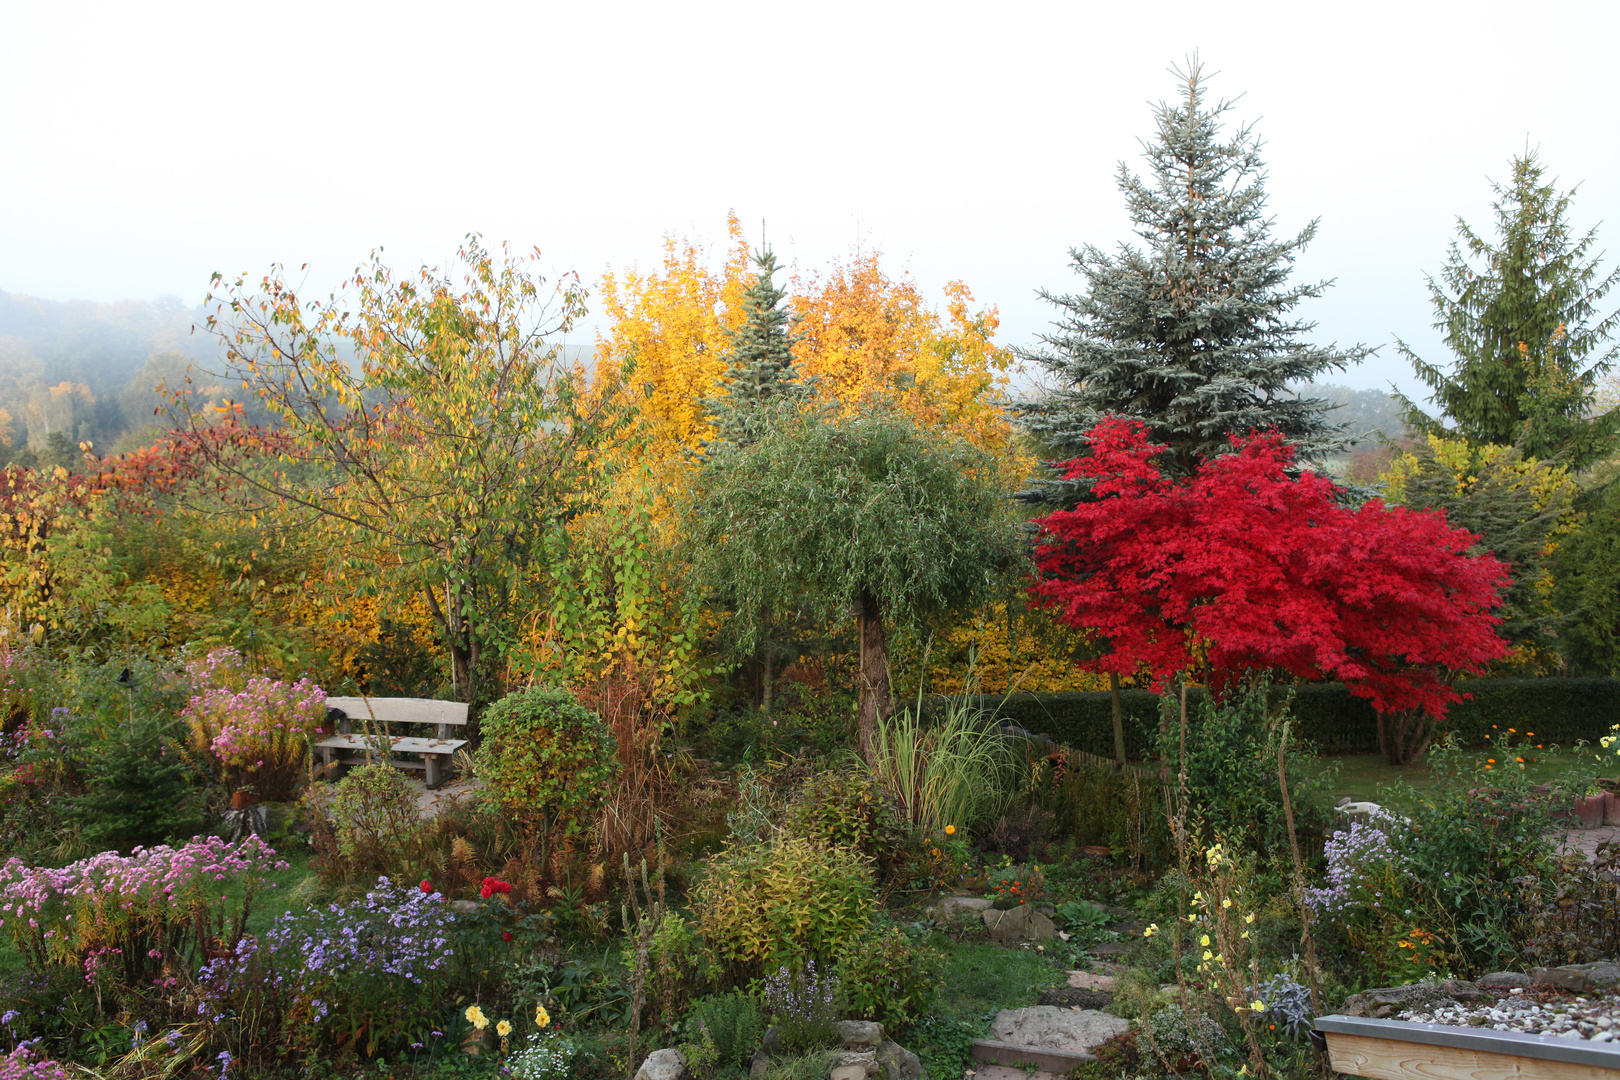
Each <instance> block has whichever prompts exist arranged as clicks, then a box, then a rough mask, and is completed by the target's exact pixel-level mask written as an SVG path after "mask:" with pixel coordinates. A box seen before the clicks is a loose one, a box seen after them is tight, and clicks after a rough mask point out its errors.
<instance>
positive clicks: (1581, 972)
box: [1530, 960, 1620, 991]
mask: <svg viewBox="0 0 1620 1080" xmlns="http://www.w3.org/2000/svg"><path fill="white" fill-rule="evenodd" d="M1530 978H1531V982H1532V983H1533V984H1534V985H1536V986H1556V987H1559V988H1561V989H1564V990H1577V991H1579V990H1600V989H1602V988H1603V987H1606V986H1613V985H1614V984H1615V983H1620V964H1616V963H1614V962H1613V961H1610V960H1599V961H1597V962H1596V963H1591V964H1565V965H1564V966H1563V967H1555V968H1531V969H1530Z"/></svg>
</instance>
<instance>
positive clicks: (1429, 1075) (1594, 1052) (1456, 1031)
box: [1316, 1016, 1620, 1080]
mask: <svg viewBox="0 0 1620 1080" xmlns="http://www.w3.org/2000/svg"><path fill="white" fill-rule="evenodd" d="M1316 1030H1317V1031H1319V1032H1322V1033H1323V1034H1324V1035H1325V1036H1326V1038H1327V1047H1328V1058H1329V1060H1330V1061H1331V1062H1332V1064H1333V1070H1334V1071H1335V1072H1339V1073H1345V1074H1347V1075H1350V1076H1365V1077H1368V1078H1370V1080H1509V1078H1521V1080H1620V1044H1617V1043H1613V1042H1607V1043H1598V1042H1592V1041H1590V1040H1588V1039H1560V1038H1557V1037H1555V1036H1552V1035H1527V1034H1525V1033H1524V1032H1520V1031H1494V1030H1491V1029H1488V1028H1472V1027H1452V1026H1450V1025H1448V1024H1414V1023H1411V1022H1409V1021H1405V1020H1370V1019H1366V1018H1364V1017H1359V1016H1321V1017H1318V1018H1317V1020H1316Z"/></svg>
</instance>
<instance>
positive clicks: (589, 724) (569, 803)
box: [474, 689, 618, 838]
mask: <svg viewBox="0 0 1620 1080" xmlns="http://www.w3.org/2000/svg"><path fill="white" fill-rule="evenodd" d="M479 724H480V728H481V730H482V732H483V742H482V743H481V744H480V745H479V747H478V751H477V753H476V754H475V756H474V763H475V766H476V768H477V771H478V776H479V778H480V779H481V780H483V782H484V786H485V790H486V791H488V792H489V794H490V795H491V796H492V797H493V798H494V799H495V801H496V802H497V803H499V804H500V806H501V808H502V809H503V810H505V811H506V812H508V813H510V814H512V815H514V816H515V817H517V818H519V819H520V820H522V821H523V822H524V823H525V824H527V825H529V826H530V827H532V828H537V829H539V830H541V831H542V832H544V833H545V834H546V835H548V836H550V837H553V838H561V837H567V836H575V835H579V834H582V833H584V832H585V831H586V830H587V829H589V828H590V824H591V821H592V820H593V818H594V817H595V815H596V813H597V811H598V810H600V809H601V806H602V803H603V801H604V799H605V798H606V796H607V792H608V786H609V784H610V783H611V782H612V780H613V778H614V777H615V776H616V775H617V774H618V761H617V759H616V758H615V757H614V745H613V734H612V732H610V731H608V729H607V725H606V724H604V723H602V720H601V718H600V717H598V716H597V715H596V714H595V713H594V712H592V711H591V710H589V709H587V708H585V706H583V705H581V704H580V703H579V702H577V701H575V700H574V698H573V696H572V695H571V694H569V693H567V692H566V691H563V690H542V689H531V690H520V691H518V692H517V693H515V694H508V695H507V696H506V697H504V698H502V699H501V700H499V701H497V702H496V703H495V704H494V705H491V706H490V707H489V709H488V710H487V711H485V712H484V714H483V716H481V717H480V718H479Z"/></svg>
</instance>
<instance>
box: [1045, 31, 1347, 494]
mask: <svg viewBox="0 0 1620 1080" xmlns="http://www.w3.org/2000/svg"><path fill="white" fill-rule="evenodd" d="M1176 75H1177V76H1178V77H1179V78H1180V79H1181V84H1182V90H1183V95H1182V98H1181V100H1180V101H1178V102H1176V103H1174V104H1167V103H1163V102H1161V103H1160V104H1159V105H1158V107H1157V108H1156V109H1155V110H1154V117H1155V120H1156V121H1157V124H1158V135H1157V138H1156V139H1155V140H1154V141H1152V142H1151V143H1146V144H1144V146H1145V150H1146V153H1145V155H1144V156H1145V157H1146V159H1147V162H1148V175H1147V176H1146V177H1142V176H1138V175H1136V174H1134V173H1132V172H1131V171H1130V169H1129V168H1128V167H1127V166H1126V165H1125V164H1124V163H1123V162H1122V163H1121V164H1120V167H1119V178H1118V184H1119V188H1120V190H1121V191H1122V192H1123V193H1124V195H1125V202H1126V206H1127V208H1128V209H1129V212H1130V216H1131V220H1132V222H1134V228H1135V232H1136V235H1137V236H1138V237H1140V238H1141V241H1142V246H1141V247H1136V246H1133V245H1130V244H1122V245H1121V246H1120V248H1119V250H1118V252H1116V253H1109V252H1105V251H1102V250H1100V249H1098V248H1096V247H1093V246H1090V245H1088V246H1086V247H1083V248H1078V249H1074V250H1071V251H1070V253H1069V254H1070V257H1071V259H1072V262H1073V267H1074V270H1075V272H1076V273H1077V274H1079V275H1080V277H1081V279H1082V280H1083V282H1084V287H1083V289H1082V291H1080V292H1078V293H1076V294H1072V295H1071V294H1059V293H1053V292H1048V291H1046V290H1042V292H1041V296H1042V297H1043V298H1044V299H1046V300H1049V301H1050V302H1051V303H1053V304H1055V305H1056V306H1057V307H1058V309H1059V312H1060V318H1059V319H1058V321H1057V322H1056V324H1055V325H1056V329H1055V331H1054V332H1052V333H1050V334H1047V335H1043V336H1042V338H1041V341H1042V343H1043V347H1041V348H1037V349H1033V350H1020V355H1021V357H1022V358H1023V359H1025V360H1027V361H1030V362H1033V363H1034V364H1036V365H1038V366H1039V367H1040V368H1042V369H1044V370H1045V372H1046V375H1047V379H1046V382H1047V384H1048V387H1049V388H1048V390H1047V391H1046V392H1044V393H1043V394H1041V395H1040V396H1038V397H1037V398H1035V399H1033V400H1029V401H1025V402H1019V403H1015V404H1014V405H1013V411H1014V413H1015V415H1017V416H1018V418H1019V419H1020V421H1021V422H1022V424H1023V425H1024V426H1025V428H1026V429H1027V430H1028V431H1029V432H1030V434H1031V435H1032V436H1033V437H1034V438H1035V439H1036V441H1037V442H1038V443H1039V444H1040V445H1041V446H1042V447H1043V448H1044V456H1045V457H1047V458H1048V459H1050V460H1048V462H1047V463H1046V468H1045V470H1044V473H1043V475H1042V476H1041V477H1040V478H1039V479H1038V480H1037V481H1036V482H1035V483H1034V484H1032V485H1031V486H1030V488H1029V489H1028V490H1026V491H1023V492H1021V493H1020V494H1019V498H1021V499H1023V500H1024V501H1027V502H1034V503H1041V504H1047V505H1056V506H1072V505H1074V504H1075V503H1076V502H1078V501H1080V500H1081V499H1083V498H1084V497H1085V486H1084V485H1083V483H1081V482H1075V481H1068V480H1065V479H1063V477H1062V475H1061V474H1060V473H1059V472H1058V471H1057V470H1056V469H1055V468H1054V467H1053V466H1054V465H1055V463H1056V462H1060V461H1064V460H1067V459H1070V458H1075V457H1081V456H1084V455H1085V454H1086V453H1087V452H1088V441H1087V435H1088V433H1089V432H1090V431H1091V429H1092V428H1093V427H1094V426H1095V425H1096V424H1097V423H1098V421H1099V420H1101V419H1102V418H1103V417H1105V416H1121V417H1128V418H1131V419H1135V420H1140V421H1142V422H1143V423H1144V424H1146V425H1147V426H1148V428H1149V429H1150V431H1151V434H1152V437H1153V439H1154V441H1155V442H1159V443H1163V444H1165V445H1167V446H1168V447H1169V448H1170V449H1169V452H1168V454H1167V455H1166V462H1165V464H1166V467H1167V468H1168V469H1170V470H1171V471H1173V472H1175V473H1180V474H1183V475H1187V474H1191V473H1192V471H1193V469H1194V468H1195V467H1196V465H1197V463H1198V462H1199V461H1200V460H1201V459H1203V458H1206V457H1209V456H1212V455H1215V454H1220V453H1224V452H1225V451H1226V450H1227V449H1228V448H1229V444H1228V436H1229V435H1231V434H1237V435H1243V434H1246V433H1248V432H1250V431H1254V430H1270V429H1276V430H1278V431H1280V432H1281V433H1282V434H1283V435H1284V436H1285V437H1286V438H1288V439H1289V440H1290V441H1291V442H1293V443H1295V444H1296V445H1297V446H1298V447H1299V449H1300V454H1301V457H1302V458H1303V459H1305V460H1307V461H1311V460H1317V459H1319V458H1320V457H1321V456H1322V455H1324V454H1327V453H1331V452H1333V451H1335V450H1337V449H1339V448H1340V447H1342V445H1343V443H1344V436H1343V432H1342V430H1341V429H1340V428H1339V427H1338V426H1336V425H1335V424H1333V423H1332V422H1331V421H1330V420H1329V418H1328V410H1329V409H1330V407H1331V406H1330V403H1329V402H1327V401H1325V400H1321V399H1317V398H1301V397H1300V396H1298V395H1297V394H1295V393H1293V392H1292V391H1291V390H1290V389H1289V386H1290V385H1291V384H1296V383H1306V382H1312V381H1317V380H1318V379H1319V377H1320V376H1321V374H1322V373H1323V372H1325V371H1328V370H1329V369H1338V370H1342V369H1343V368H1344V367H1345V366H1346V365H1349V364H1354V363H1359V362H1360V361H1361V359H1362V358H1363V357H1364V356H1366V355H1367V353H1368V351H1369V350H1367V349H1365V348H1363V347H1360V346H1357V347H1355V348H1351V349H1344V350H1341V349H1338V348H1335V347H1333V346H1331V345H1330V346H1319V345H1313V344H1309V343H1308V342H1306V341H1305V340H1304V339H1305V337H1306V335H1308V334H1309V333H1310V331H1311V330H1312V329H1314V327H1315V324H1314V323H1310V322H1301V321H1299V320H1297V319H1296V318H1294V317H1293V311H1294V309H1295V307H1297V306H1298V305H1299V303H1300V302H1301V301H1303V300H1307V299H1310V298H1312V297H1316V296H1320V295H1321V294H1322V292H1323V290H1324V289H1326V288H1327V286H1328V285H1329V284H1331V282H1325V281H1324V282H1315V283H1310V284H1290V283H1289V281H1288V276H1289V273H1290V271H1291V270H1292V269H1293V264H1294V260H1295V258H1296V257H1297V256H1298V254H1299V252H1300V251H1301V250H1302V249H1303V248H1304V247H1305V245H1306V244H1308V243H1309V242H1310V240H1311V238H1312V237H1313V236H1314V235H1315V233H1316V222H1312V223H1310V224H1309V225H1307V226H1306V227H1305V229H1304V230H1303V231H1301V232H1300V233H1299V235H1297V236H1295V237H1293V238H1291V239H1282V240H1278V239H1274V238H1273V237H1272V235H1271V228H1272V220H1271V219H1270V218H1268V217H1267V216H1266V193H1265V179H1266V177H1265V171H1264V165H1263V163H1262V161H1261V158H1260V149H1261V143H1260V140H1259V138H1258V137H1256V136H1255V135H1254V134H1253V132H1252V131H1251V129H1250V128H1248V127H1241V128H1239V129H1237V130H1236V131H1235V132H1233V133H1232V134H1231V137H1230V138H1223V135H1222V130H1221V121H1222V117H1223V116H1224V114H1225V113H1227V112H1228V111H1229V110H1230V109H1231V103H1230V102H1227V101H1215V102H1213V103H1211V102H1210V101H1209V100H1208V99H1207V98H1206V94H1205V89H1204V85H1205V83H1206V82H1207V81H1208V80H1207V77H1206V76H1205V75H1204V74H1203V71H1202V68H1201V66H1200V64H1199V62H1198V58H1197V56H1196V55H1195V56H1194V57H1193V58H1192V60H1191V61H1190V63H1189V65H1188V67H1187V70H1186V71H1185V72H1182V71H1180V70H1177V71H1176Z"/></svg>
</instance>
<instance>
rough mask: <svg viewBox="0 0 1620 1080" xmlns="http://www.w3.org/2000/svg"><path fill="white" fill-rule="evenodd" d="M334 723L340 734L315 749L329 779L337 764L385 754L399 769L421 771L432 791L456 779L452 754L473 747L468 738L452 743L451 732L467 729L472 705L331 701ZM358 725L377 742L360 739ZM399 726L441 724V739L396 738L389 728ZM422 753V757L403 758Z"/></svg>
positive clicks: (328, 704) (353, 699) (390, 700)
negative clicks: (447, 781) (466, 747)
mask: <svg viewBox="0 0 1620 1080" xmlns="http://www.w3.org/2000/svg"><path fill="white" fill-rule="evenodd" d="M326 710H327V711H326V715H327V718H328V719H334V713H335V714H336V716H335V719H336V720H337V733H336V734H334V735H333V736H332V737H331V738H329V739H322V740H321V741H320V742H318V743H316V744H315V748H316V749H317V750H319V751H320V752H321V764H322V765H323V766H324V767H325V769H326V771H327V773H328V775H330V773H331V771H332V767H333V766H334V765H353V764H357V763H363V762H365V761H368V760H370V758H371V757H372V755H380V756H382V758H383V759H384V760H386V761H387V762H388V763H389V764H390V765H392V766H394V767H395V768H396V769H419V770H421V771H423V772H425V773H426V774H427V786H428V787H430V788H435V787H438V786H439V785H440V784H441V783H443V782H444V781H445V780H448V779H449V778H450V755H451V754H454V753H455V752H456V751H457V750H460V749H461V748H462V747H463V746H466V745H467V740H466V739H452V738H451V737H450V733H451V732H450V729H451V728H465V727H466V726H467V706H466V704H465V703H464V702H460V701H433V700H431V699H429V698H377V697H374V698H357V697H329V698H327V699H326ZM356 722H358V723H359V725H360V726H361V727H362V730H364V729H365V728H366V727H369V728H370V729H371V730H372V732H374V736H373V737H368V736H366V735H365V734H358V735H357V734H355V733H354V729H355V726H356ZM396 724H432V725H435V729H434V730H435V733H436V736H437V737H435V738H432V739H423V738H413V737H395V736H393V735H391V734H389V729H390V727H392V726H393V725H396ZM403 754H417V755H420V757H419V758H407V757H402V756H401V755H403Z"/></svg>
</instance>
